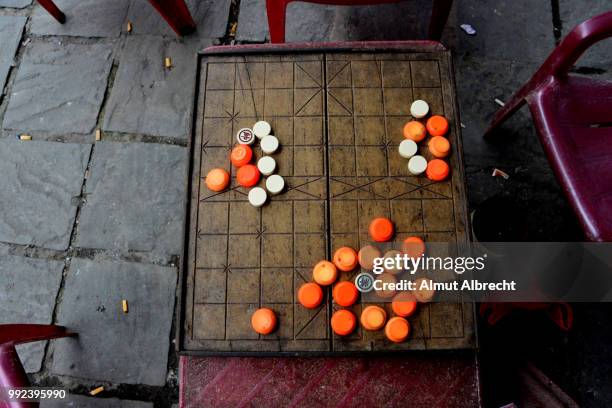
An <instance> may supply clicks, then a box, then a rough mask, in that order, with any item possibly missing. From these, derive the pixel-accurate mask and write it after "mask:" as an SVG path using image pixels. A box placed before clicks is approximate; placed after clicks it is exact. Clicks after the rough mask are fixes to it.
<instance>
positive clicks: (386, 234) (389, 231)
mask: <svg viewBox="0 0 612 408" xmlns="http://www.w3.org/2000/svg"><path fill="white" fill-rule="evenodd" d="M393 232H394V228H393V223H392V222H391V220H390V219H388V218H382V217H381V218H374V219H373V220H372V222H371V223H370V236H371V237H372V239H373V240H374V241H376V242H385V241H388V240H390V239H391V237H393Z"/></svg>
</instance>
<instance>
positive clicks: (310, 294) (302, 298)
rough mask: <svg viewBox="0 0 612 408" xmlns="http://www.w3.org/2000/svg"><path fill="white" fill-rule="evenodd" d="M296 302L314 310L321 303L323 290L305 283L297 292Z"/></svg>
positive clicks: (315, 285)
mask: <svg viewBox="0 0 612 408" xmlns="http://www.w3.org/2000/svg"><path fill="white" fill-rule="evenodd" d="M298 301H299V302H300V304H301V305H302V306H304V307H305V308H308V309H314V308H316V307H317V306H319V305H320V304H321V302H322V301H323V290H322V289H321V287H320V286H319V285H317V284H316V283H313V282H308V283H305V284H303V285H302V286H300V289H299V290H298Z"/></svg>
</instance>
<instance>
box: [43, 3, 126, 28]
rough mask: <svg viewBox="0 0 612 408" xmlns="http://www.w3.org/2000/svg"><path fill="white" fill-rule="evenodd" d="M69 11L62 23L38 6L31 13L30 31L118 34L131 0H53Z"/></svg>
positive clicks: (65, 10) (61, 8) (65, 11)
mask: <svg viewBox="0 0 612 408" xmlns="http://www.w3.org/2000/svg"><path fill="white" fill-rule="evenodd" d="M54 2H55V4H56V5H57V7H59V8H60V10H62V11H63V12H64V14H66V22H65V23H64V24H59V23H58V22H57V21H56V20H55V19H54V18H53V17H51V14H49V13H48V12H47V11H46V10H45V9H44V8H42V7H41V6H40V5H38V6H37V7H36V8H35V9H34V13H33V14H32V28H31V33H32V34H36V35H68V36H81V37H116V36H118V35H119V34H120V33H121V30H122V29H123V24H124V22H125V17H126V16H127V10H128V6H129V0H104V1H99V0H54Z"/></svg>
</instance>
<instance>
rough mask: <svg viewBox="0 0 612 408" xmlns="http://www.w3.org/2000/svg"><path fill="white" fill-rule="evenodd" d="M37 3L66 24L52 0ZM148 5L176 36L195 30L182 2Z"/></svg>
mask: <svg viewBox="0 0 612 408" xmlns="http://www.w3.org/2000/svg"><path fill="white" fill-rule="evenodd" d="M38 2H39V3H40V5H41V6H42V7H43V8H44V9H45V10H47V11H48V12H49V14H51V15H52V16H53V18H55V19H56V20H57V21H59V22H60V23H62V24H64V23H65V22H66V15H65V14H64V13H62V11H61V10H60V9H59V8H58V7H57V6H56V5H55V3H54V2H53V0H38ZM149 3H151V5H152V6H153V7H155V9H156V10H157V11H158V12H159V14H161V15H162V17H163V18H164V19H165V20H166V22H167V23H168V24H169V25H170V27H172V29H173V30H174V32H175V33H176V34H177V35H187V34H190V33H191V32H193V31H194V30H195V28H196V24H195V22H194V21H193V18H192V17H191V14H190V13H189V9H188V8H187V5H186V4H185V1H184V0H149Z"/></svg>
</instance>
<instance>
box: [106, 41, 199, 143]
mask: <svg viewBox="0 0 612 408" xmlns="http://www.w3.org/2000/svg"><path fill="white" fill-rule="evenodd" d="M197 50H198V46H197V44H196V42H195V41H188V42H186V43H183V42H178V41H174V40H165V39H162V38H161V37H150V36H130V37H128V40H127V43H126V45H125V48H124V50H123V54H122V56H121V63H120V65H119V70H118V72H117V77H116V78H115V82H114V85H113V89H112V91H111V95H110V98H109V101H108V104H107V107H106V113H105V115H104V124H103V129H104V130H106V131H113V132H124V133H138V134H147V135H154V136H168V137H174V138H183V139H185V138H186V137H187V129H188V124H189V120H190V119H191V111H192V105H193V95H194V92H195V91H194V89H195V73H196V68H197V66H196V53H197ZM165 57H170V58H171V59H172V63H173V68H172V69H166V68H164V58H165Z"/></svg>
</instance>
